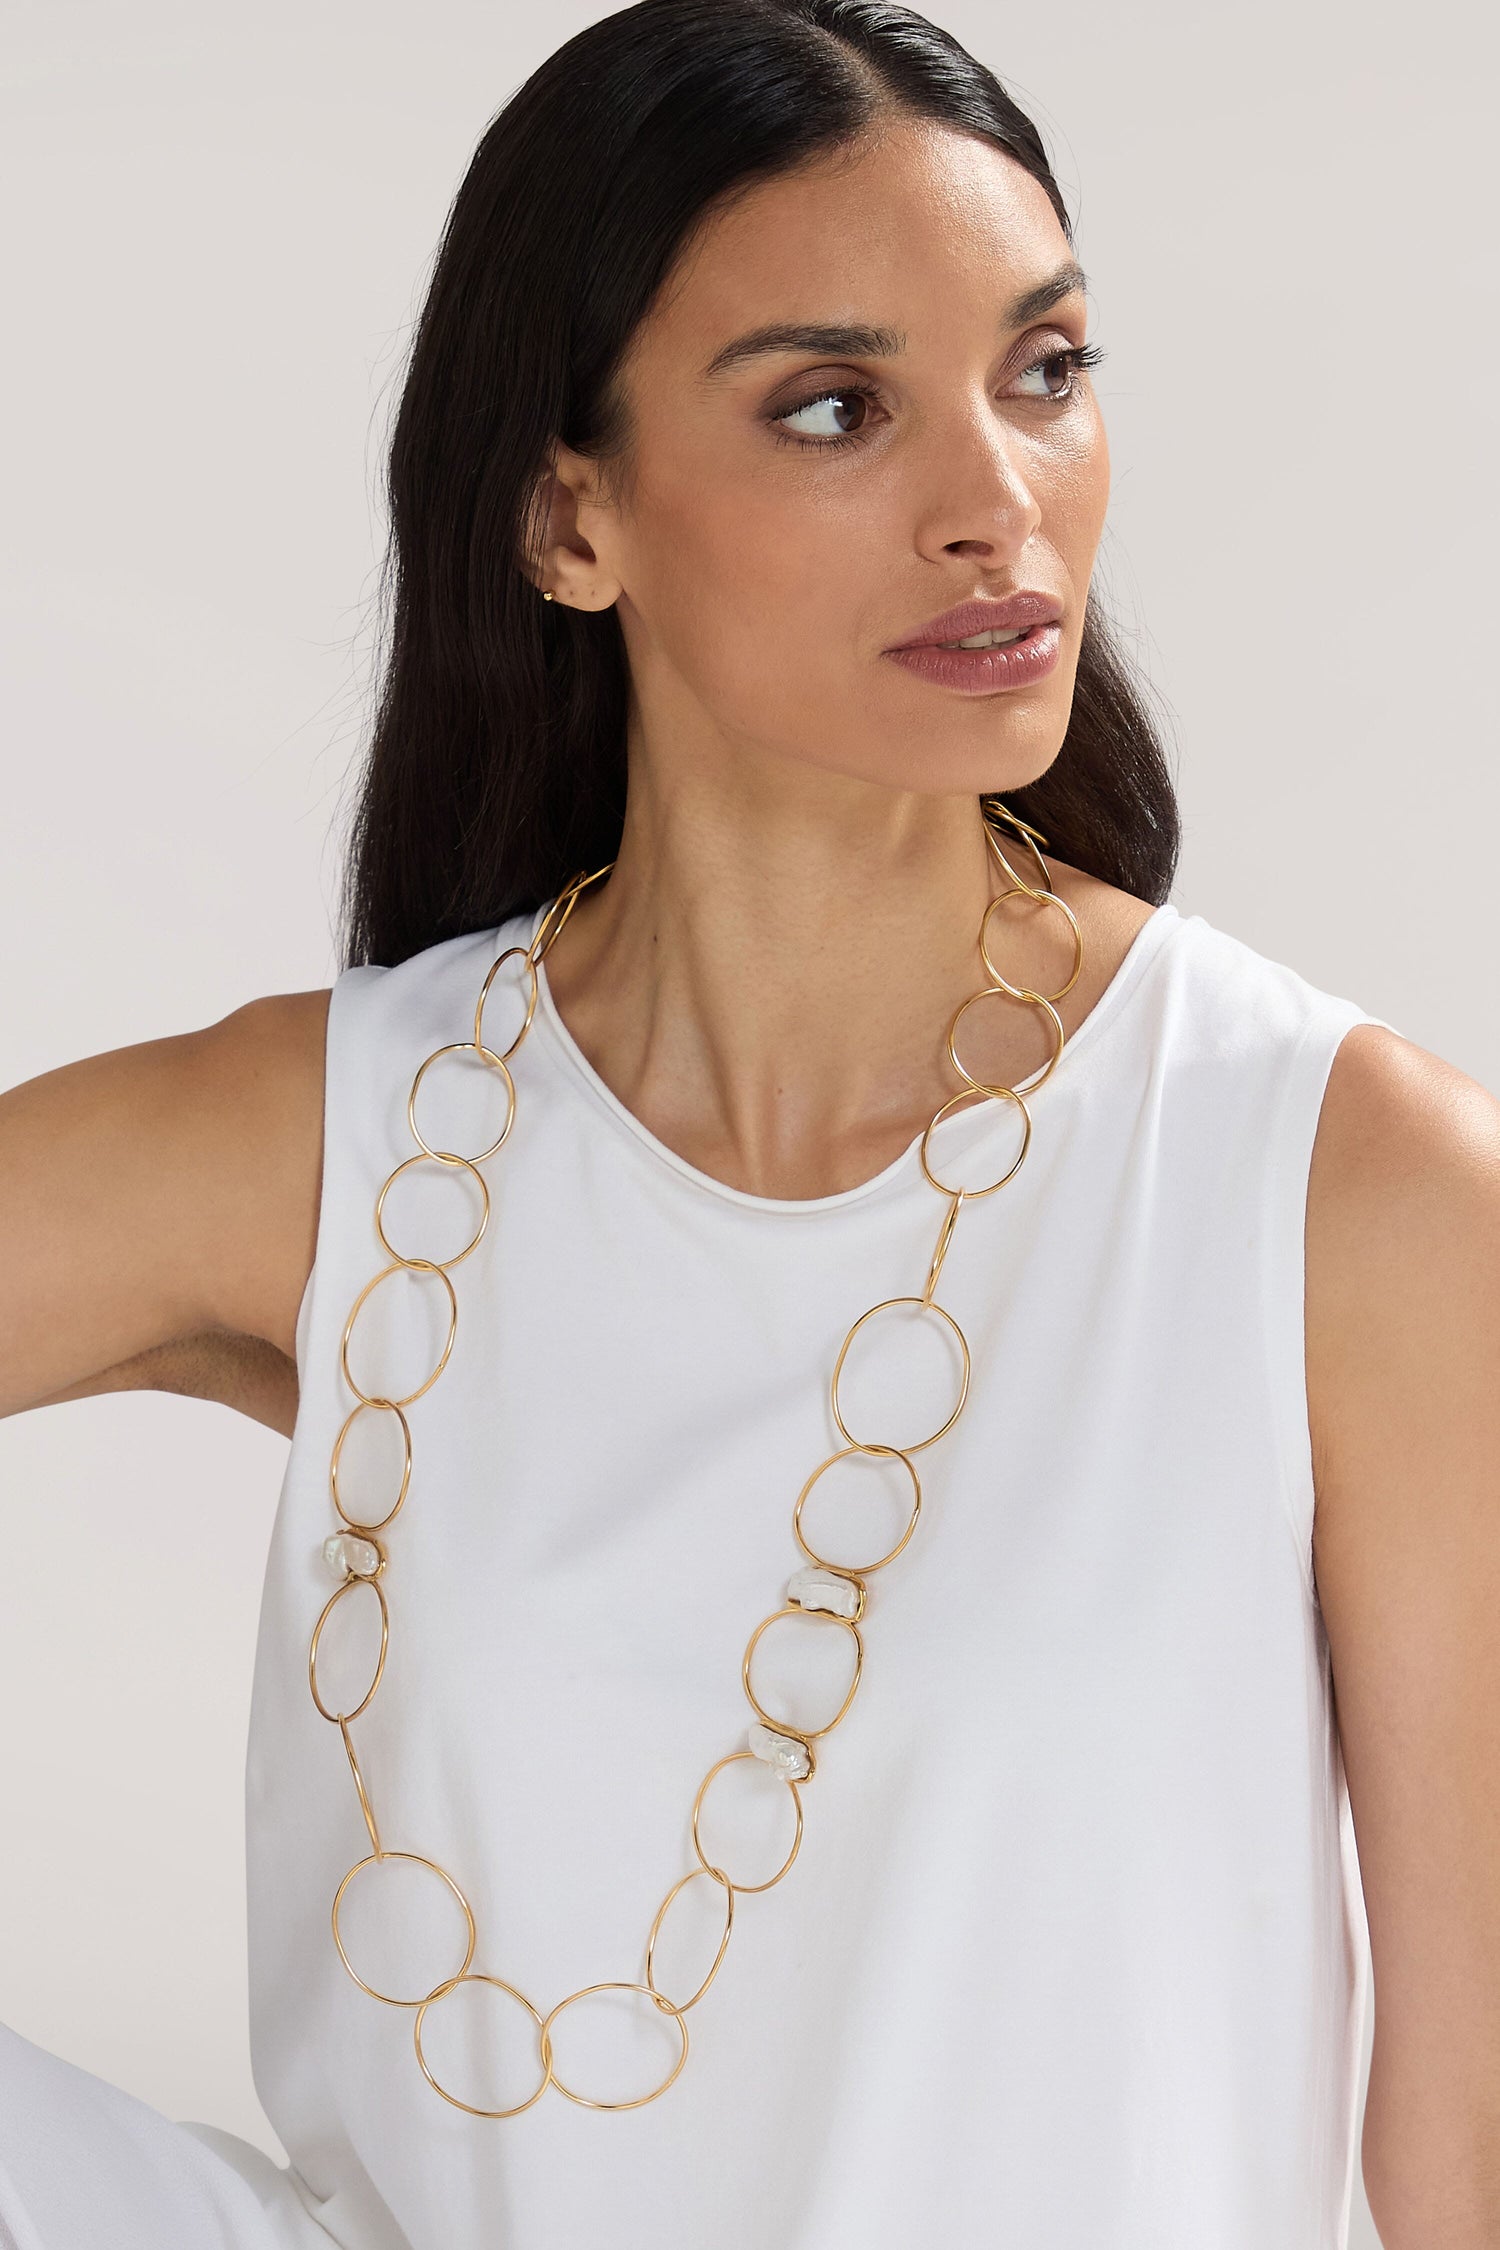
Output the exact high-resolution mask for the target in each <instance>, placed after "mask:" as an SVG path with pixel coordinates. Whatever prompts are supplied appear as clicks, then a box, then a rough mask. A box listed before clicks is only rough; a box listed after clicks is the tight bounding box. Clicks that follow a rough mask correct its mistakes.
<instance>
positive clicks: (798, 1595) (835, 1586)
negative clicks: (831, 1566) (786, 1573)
mask: <svg viewBox="0 0 1500 2250" xmlns="http://www.w3.org/2000/svg"><path fill="white" fill-rule="evenodd" d="M786 1598H787V1600H788V1601H789V1602H796V1603H797V1605H798V1607H799V1608H801V1609H827V1610H831V1611H832V1612H833V1614H834V1616H835V1617H856V1616H857V1615H858V1614H859V1587H858V1585H857V1584H856V1583H855V1581H854V1580H853V1579H852V1578H845V1577H844V1575H843V1574H842V1572H841V1571H837V1570H825V1569H824V1568H823V1567H822V1565H821V1564H819V1563H807V1564H806V1565H805V1566H804V1567H803V1568H802V1569H801V1570H797V1571H793V1573H792V1575H791V1577H790V1578H789V1579H788V1580H787V1582H786Z"/></svg>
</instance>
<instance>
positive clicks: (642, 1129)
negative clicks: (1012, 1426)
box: [522, 899, 1182, 1212]
mask: <svg viewBox="0 0 1500 2250" xmlns="http://www.w3.org/2000/svg"><path fill="white" fill-rule="evenodd" d="M553 903H554V901H553V900H551V899H544V900H543V901H542V903H541V905H540V906H539V907H537V908H536V910H535V912H534V913H533V914H532V916H531V920H530V926H529V928H527V930H526V934H525V937H524V938H523V940H522V943H523V944H526V945H530V943H531V942H532V940H533V939H534V938H535V936H536V933H537V931H538V930H539V929H540V927H541V924H542V918H543V916H544V915H545V914H546V913H547V912H548V910H549V908H550V907H551V906H552V905H553ZM1181 924H1182V917H1181V915H1180V914H1179V913H1178V910H1177V908H1176V907H1175V906H1174V905H1173V904H1172V902H1171V900H1170V899H1168V900H1165V901H1164V902H1163V903H1162V904H1161V905H1160V906H1157V907H1155V908H1153V910H1152V912H1151V913H1150V915H1148V917H1147V919H1146V920H1145V921H1144V922H1143V923H1142V924H1141V926H1140V928H1139V929H1138V930H1137V931H1136V933H1135V936H1134V937H1133V938H1132V939H1131V941H1130V943H1129V945H1128V946H1127V947H1126V949H1125V951H1124V953H1123V954H1122V955H1121V957H1120V963H1119V966H1118V967H1117V969H1116V970H1115V973H1114V975H1113V976H1112V977H1111V978H1110V980H1109V982H1108V984H1107V985H1106V986H1105V987H1104V990H1103V991H1102V992H1101V993H1100V995H1099V997H1098V999H1097V1000H1096V1001H1095V1002H1094V1005H1093V1007H1092V1008H1090V1010H1089V1012H1088V1014H1087V1015H1086V1016H1085V1017H1084V1019H1083V1021H1082V1023H1081V1024H1080V1025H1079V1026H1078V1028H1077V1030H1076V1031H1074V1032H1072V1033H1070V1034H1069V1037H1068V1039H1067V1041H1066V1043H1065V1045H1064V1047H1063V1051H1062V1054H1061V1055H1060V1056H1059V1058H1058V1061H1057V1064H1056V1066H1055V1068H1054V1070H1053V1073H1052V1077H1051V1078H1050V1079H1049V1080H1048V1084H1055V1083H1056V1082H1057V1081H1058V1079H1060V1078H1061V1076H1062V1074H1063V1073H1064V1072H1065V1071H1067V1070H1068V1069H1069V1066H1070V1064H1072V1062H1073V1061H1074V1059H1075V1057H1076V1056H1077V1055H1078V1053H1079V1051H1080V1049H1083V1048H1087V1047H1088V1046H1089V1044H1090V1040H1091V1036H1092V1037H1093V1038H1094V1039H1097V1036H1098V1030H1099V1026H1100V1025H1101V1023H1102V1024H1104V1025H1106V1026H1107V1025H1108V1024H1109V1023H1110V1022H1112V1021H1113V1020H1114V1019H1115V1018H1117V1017H1118V1015H1119V1012H1120V1009H1121V1007H1122V1006H1123V1004H1124V1001H1125V999H1126V998H1127V996H1128V995H1129V993H1130V992H1131V991H1133V990H1134V989H1135V988H1136V987H1137V986H1138V985H1139V984H1140V981H1141V977H1142V974H1143V972H1144V970H1145V968H1146V966H1147V964H1148V963H1149V962H1150V961H1152V960H1154V959H1155V958H1156V957H1157V955H1158V954H1159V953H1160V951H1161V948H1162V945H1163V943H1164V941H1165V939H1166V936H1167V933H1168V930H1169V928H1171V927H1172V926H1174V925H1175V926H1177V927H1181ZM536 981H537V1008H536V1018H537V1023H538V1025H539V1026H540V1028H541V1029H542V1032H543V1036H544V1044H545V1045H546V1046H547V1048H548V1050H549V1051H550V1052H551V1053H552V1054H553V1055H554V1056H555V1057H556V1058H557V1059H558V1060H559V1061H560V1062H562V1063H563V1064H564V1065H565V1066H566V1067H567V1068H568V1070H569V1071H570V1072H571V1074H572V1076H573V1077H574V1078H575V1079H576V1080H577V1081H578V1082H579V1084H580V1085H581V1086H582V1087H583V1089H584V1091H585V1092H586V1093H587V1094H589V1095H590V1096H591V1097H592V1099H593V1101H594V1102H595V1104H596V1105H597V1106H598V1107H599V1108H600V1109H602V1110H603V1112H604V1114H605V1115H606V1116H607V1117H608V1118H609V1119H610V1120H611V1122H612V1123H613V1124H614V1125H615V1126H616V1128H617V1129H618V1130H620V1131H622V1132H623V1133H625V1134H626V1135H627V1136H628V1137H629V1138H630V1139H631V1140H633V1141H634V1142H636V1143H637V1145H638V1146H639V1147H640V1148H641V1149H643V1150H644V1152H645V1153H646V1155H647V1156H649V1157H651V1158H653V1159H654V1160H655V1161H656V1162H657V1163H658V1164H660V1165H662V1166H664V1167H665V1168H666V1169H667V1170H668V1171H670V1172H675V1173H676V1174H677V1176H678V1178H679V1179H683V1180H686V1181H688V1182H689V1183H690V1184H691V1185H692V1186H694V1187H697V1188H699V1189H701V1190H703V1192H704V1193H706V1194H709V1195H714V1196H717V1197H718V1198H719V1200H720V1201H721V1202H724V1203H734V1204H738V1205H739V1206H740V1208H741V1209H742V1210H749V1211H766V1212H817V1211H839V1210H842V1209H844V1208H845V1206H846V1205H848V1204H852V1203H861V1202H863V1201H864V1199H865V1197H866V1196H870V1195H875V1194H878V1193H879V1192H880V1190H881V1189H882V1188H885V1187H887V1186H890V1185H894V1184H895V1183H896V1182H897V1181H900V1180H904V1179H905V1178H906V1176H907V1174H908V1173H917V1172H918V1150H919V1148H920V1146H921V1141H922V1135H921V1133H920V1132H918V1133H915V1134H913V1136H912V1138H911V1139H910V1140H909V1141H908V1142H907V1144H906V1146H905V1148H904V1149H902V1150H901V1152H900V1154H899V1155H898V1156H895V1157H893V1158H892V1160H891V1162H890V1163H889V1164H887V1165H885V1166H884V1167H883V1168H882V1170H880V1171H879V1172H875V1173H873V1174H872V1175H871V1176H870V1178H869V1179H867V1180H860V1181H858V1182H857V1183H856V1184H855V1185H854V1186H853V1187H849V1188H840V1189H838V1190H837V1192H836V1193H834V1194H832V1195H811V1196H779V1195H754V1194H752V1193H751V1192H750V1190H749V1189H748V1188H737V1187H733V1186H731V1185H730V1183H729V1181H728V1180H720V1179H716V1178H715V1177H714V1175H713V1173H712V1172H703V1171H700V1170H699V1168H698V1166H697V1165H696V1164H690V1163H689V1161H688V1159H687V1158H686V1157H685V1156H680V1155H679V1154H678V1152H677V1150H676V1149H674V1148H669V1147H668V1146H667V1144H666V1142H665V1141H662V1140H658V1138H657V1136H656V1135H655V1133H653V1132H652V1131H651V1128H650V1127H649V1126H648V1125H646V1124H645V1123H643V1122H642V1120H641V1119H640V1118H639V1117H637V1116H636V1114H635V1111H634V1110H633V1109H629V1108H627V1106H626V1104H625V1103H624V1102H622V1101H621V1099H620V1097H619V1095H618V1094H617V1093H616V1092H615V1091H614V1089H613V1087H611V1086H609V1085H607V1084H606V1083H605V1081H604V1079H603V1078H601V1077H600V1075H599V1073H598V1071H597V1070H595V1068H594V1066H593V1064H592V1063H591V1062H590V1061H589V1059H588V1056H587V1055H586V1054H585V1053H584V1051H583V1049H582V1048H581V1047H580V1046H579V1044H578V1042H577V1040H576V1039H575V1038H574V1037H573V1034H572V1032H571V1031H569V1029H568V1027H567V1025H566V1024H565V1023H564V1022H563V1019H562V1015H561V1013H560V1012H559V1010H558V1007H557V1003H556V1001H555V1000H554V999H553V997H552V988H551V986H550V985H549V984H548V982H547V968H546V962H545V960H542V961H539V962H538V963H537V972H536ZM957 1122H958V1117H957V1116H956V1115H950V1116H949V1117H948V1118H945V1119H944V1120H943V1124H952V1123H957ZM936 1131H937V1132H938V1133H941V1131H942V1125H939V1126H938V1127H937V1128H936ZM919 1176H920V1175H919Z"/></svg>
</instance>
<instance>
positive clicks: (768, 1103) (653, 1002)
mask: <svg viewBox="0 0 1500 2250" xmlns="http://www.w3.org/2000/svg"><path fill="white" fill-rule="evenodd" d="M679 778H680V777H679ZM639 779H640V776H639V772H638V770H636V771H633V772H632V782H631V795H630V801H629V809H628V812H627V817H626V821H625V826H624V833H623V836H622V840H621V845H620V850H619V853H618V856H617V859H616V862H615V865H614V867H613V869H612V870H611V872H610V874H609V875H608V876H607V877H606V878H604V879H603V880H602V881H601V882H600V883H598V884H596V885H593V886H592V887H591V888H590V889H588V890H586V891H585V892H584V893H583V895H582V897H581V898H580V899H579V901H578V903H577V905H576V907H575V908H574V910H573V912H572V914H571V915H570V916H569V918H568V921H567V923H566V925H565V927H564V929H563V931H562V933H561V935H560V936H559V937H558V938H557V940H556V941H555V943H554V944H553V946H552V948H551V950H550V951H549V953H548V955H547V978H548V983H549V986H550V989H551V992H552V997H553V1000H554V1002H555V1004H556V1006H557V1008H558V1010H559V1012H560V1013H561V1015H562V1017H563V1020H564V1022H565V1023H566V1025H567V1027H568V1030H569V1033H570V1035H571V1036H572V1037H573V1038H574V1040H575V1041H576V1042H577V1044H578V1045H579V1047H580V1048H581V1049H582V1051H583V1053H584V1054H585V1055H586V1056H587V1058H588V1060H589V1062H590V1064H591V1065H592V1066H593V1068H594V1069H595V1070H596V1071H597V1072H598V1073H599V1075H600V1077H601V1078H602V1079H603V1080H604V1082H605V1084H606V1085H608V1086H609V1087H610V1089H611V1091H612V1092H614V1093H615V1094H616V1095H617V1096H618V1098H619V1099H620V1100H621V1101H622V1102H623V1103H624V1104H625V1106H626V1107H627V1108H628V1109H629V1110H631V1111H632V1112H633V1113H634V1114H635V1115H636V1116H637V1117H638V1118H640V1120H641V1121H642V1123H643V1124H645V1125H646V1126H647V1127H648V1129H649V1130H650V1131H651V1132H652V1133H654V1134H655V1135H656V1137H657V1138H658V1139H659V1140H661V1141H663V1142H664V1143H665V1144H666V1145H667V1146H668V1147H669V1148H672V1149H675V1150H676V1151H677V1152H678V1153H679V1154H680V1155H682V1156H684V1157H685V1158H686V1159H687V1160H688V1161H689V1162H690V1163H692V1164H694V1165H695V1166H697V1168H698V1169H699V1170H701V1171H704V1172H707V1173H708V1174H710V1176H712V1177H714V1178H717V1179H720V1180H723V1181H725V1182H726V1183H727V1184H729V1185H731V1186H735V1187H739V1188H742V1189H744V1190H745V1191H747V1192H748V1193H750V1194H753V1195H764V1196H775V1197H791V1198H799V1199H800V1198H804V1197H811V1196H819V1195H828V1194H836V1193H838V1192H839V1191H840V1190H841V1189H844V1188H847V1187H852V1186H855V1185H857V1184H858V1183H859V1182H861V1181H862V1180H865V1179H868V1178H870V1177H872V1176H873V1174H874V1173H876V1172H878V1171H880V1170H882V1169H883V1168H884V1167H885V1166H886V1165H887V1164H889V1163H890V1162H892V1161H893V1160H894V1158H895V1157H896V1156H897V1155H899V1154H900V1152H901V1151H902V1149H904V1148H905V1147H906V1145H907V1144H908V1142H909V1141H910V1140H911V1139H912V1137H913V1136H914V1134H916V1133H917V1132H919V1131H920V1130H921V1128H922V1126H923V1125H924V1124H925V1123H926V1121H927V1119H928V1118H929V1117H930V1116H931V1114H932V1112H933V1110H934V1109H935V1108H936V1107H937V1105H938V1104H939V1103H940V1102H941V1101H943V1100H944V1099H946V1098H947V1096H949V1095H950V1094H953V1093H955V1092H956V1091H957V1090H958V1087H959V1085H960V1083H961V1081H960V1080H959V1078H958V1076H957V1074H956V1073H955V1072H954V1070H953V1068H952V1065H951V1063H949V1062H948V1060H947V1058H946V1056H945V1053H944V1048H945V1043H946V1039H947V1031H948V1024H949V1021H950V1019H951V1017H952V1014H953V1011H954V1009H955V1008H956V1007H957V1006H958V1005H959V1003H960V1002H961V1001H962V1000H964V999H966V998H967V997H968V995H969V994H970V993H971V992H973V991H975V990H976V989H977V988H978V986H979V985H980V984H982V983H983V982H984V981H985V973H984V968H983V963H982V961H981V958H980V954H979V946H978V935H979V924H980V918H981V916H982V914H983V912H984V909H985V906H986V904H987V902H988V901H989V900H990V898H992V897H993V896H994V895H995V893H996V892H997V891H999V890H1002V889H1004V888H1005V887H1006V879H1005V877H1004V874H1003V871H1002V870H1001V869H999V867H998V866H997V865H996V863H995V861H994V859H993V857H992V855H991V853H990V850H989V848H988V846H987V844H986V841H985V836H984V827H983V821H982V816H981V813H980V809H979V803H978V799H977V798H976V797H969V796H955V797H931V796H916V795H899V794H896V793H893V792H891V791H890V790H886V789H879V790H877V789H876V788H874V787H873V786H869V785H865V784H861V783H853V782H850V781H849V780H848V779H847V778H846V777H843V776H839V775H828V774H822V773H819V772H816V771H809V770H808V769H806V768H801V769H799V770H798V773H797V777H796V785H795V786H794V787H793V788H792V789H790V790H788V789H786V788H785V787H782V788H778V789H776V790H774V791H770V792H766V793H764V794H763V795H761V796H759V797H758V796H757V794H756V793H755V792H754V791H753V790H751V789H749V788H743V789H741V790H740V791H739V792H738V795H737V797H736V795H735V794H734V793H732V792H731V793H726V791H725V788H724V786H723V783H724V777H723V775H722V773H720V774H718V775H716V776H715V778H714V784H713V787H712V789H708V788H704V789H702V790H696V791H695V790H694V789H692V788H691V787H689V788H687V789H683V788H682V787H680V786H678V785H677V782H676V781H674V787H673V790H672V792H671V796H670V799H669V800H667V799H665V798H663V797H662V796H660V795H658V794H657V793H655V792H653V791H652V789H651V788H650V787H649V784H647V785H645V786H638V780H639ZM1007 857H1008V858H1009V859H1010V861H1011V864H1012V866H1013V867H1014V868H1015V869H1016V872H1017V874H1018V875H1022V876H1024V877H1026V878H1027V879H1028V880H1031V879H1034V876H1035V869H1034V865H1033V863H1032V862H1031V859H1030V855H1029V853H1028V852H1027V850H1026V847H1025V846H1024V845H1023V844H1022V843H1021V842H1020V841H1019V839H1017V840H1016V841H1015V844H1014V848H1013V849H1008V850H1007ZM1048 864H1049V867H1051V866H1052V865H1053V863H1052V862H1051V861H1050V859H1049V862H1048ZM1055 874H1056V870H1055V869H1054V875H1055ZM1061 919H1062V918H1061V917H1060V916H1058V915H1057V914H1056V912H1055V910H1051V911H1050V912H1049V911H1048V910H1046V909H1043V908H1039V907H1037V906H1035V905H1034V904H1032V903H1031V902H1028V901H1024V900H1019V899H1018V900H1015V901H1013V902H1012V904H1011V905H1010V906H1008V907H1006V908H1003V909H1001V910H999V911H997V913H996V914H995V916H994V917H993V918H992V921H991V923H990V949H991V953H992V956H993V957H994V959H995V961H996V963H997V966H999V967H1001V968H1002V969H1004V970H1005V973H1006V974H1007V975H1008V976H1009V977H1010V978H1011V980H1012V981H1013V982H1015V983H1025V982H1028V981H1030V980H1031V978H1032V977H1033V976H1040V977H1042V978H1044V979H1046V981H1045V982H1043V983H1042V984H1040V985H1039V986H1038V987H1037V988H1038V989H1040V990H1043V991H1048V990H1056V988H1057V987H1058V986H1059V985H1060V984H1061V983H1062V982H1063V981H1064V979H1065V978H1066V977H1067V975H1068V973H1069V970H1070V968H1071V964H1072V946H1071V941H1070V940H1069V939H1068V938H1067V935H1066V932H1061V933H1060V932H1059V930H1058V929H1057V928H1051V929H1046V930H1043V929H1041V928H1039V927H1037V924H1038V923H1039V922H1041V921H1049V922H1052V923H1054V924H1059V925H1060V923H1061ZM1012 964H1014V966H1013V965H1012ZM1035 1012H1036V1011H1034V1010H1033V1009H1031V1008H1029V1007H1026V1006H1025V1005H1023V1004H1017V1005H1016V1006H1015V1007H1014V1008H1001V1007H999V1006H992V1007H988V1008H986V1009H983V1010H980V1011H976V1012H975V1016H974V1017H973V1018H971V1019H969V1021H972V1022H973V1023H974V1036H973V1037H972V1039H971V1038H970V1037H969V1036H968V1023H967V1022H966V1025H965V1030H964V1035H963V1041H964V1043H963V1046H962V1047H961V1050H960V1051H961V1052H962V1053H963V1056H964V1061H965V1065H966V1067H967V1068H968V1069H970V1070H971V1071H974V1072H975V1074H976V1075H979V1074H980V1073H982V1074H983V1075H985V1076H986V1077H988V1078H992V1079H993V1078H994V1076H995V1073H996V1072H997V1071H1002V1072H1004V1073H1005V1076H1004V1077H1003V1078H1001V1079H1000V1080H998V1082H1000V1083H1005V1082H1013V1081H1014V1079H1015V1078H1017V1077H1022V1076H1025V1075H1026V1074H1027V1073H1028V1072H1029V1071H1031V1070H1032V1069H1034V1068H1036V1067H1037V1066H1038V1065H1039V1064H1040V1063H1041V1062H1042V1061H1043V1060H1044V1059H1045V1054H1046V1051H1047V1050H1046V1047H1045V1044H1044V1043H1042V1042H1041V1041H1040V1040H1039V1038H1038V1034H1037V1031H1036V1029H1035V1026H1034V1025H1033V1024H1032V1023H1030V1022H1028V1021H1027V1020H1026V1019H1029V1018H1031V1017H1033V1016H1034V1015H1035ZM979 1018H982V1019H984V1021H983V1022H982V1023H981V1022H980V1021H979V1020H977V1019H979ZM1003 1018H1014V1019H1015V1020H1014V1021H1013V1022H1011V1023H1006V1022H1004V1021H1003V1020H1001V1019H1003ZM990 1019H994V1020H993V1021H991V1020H990ZM1063 1020H1064V1023H1065V1024H1066V1023H1067V1016H1066V1014H1064V1018H1063Z"/></svg>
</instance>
